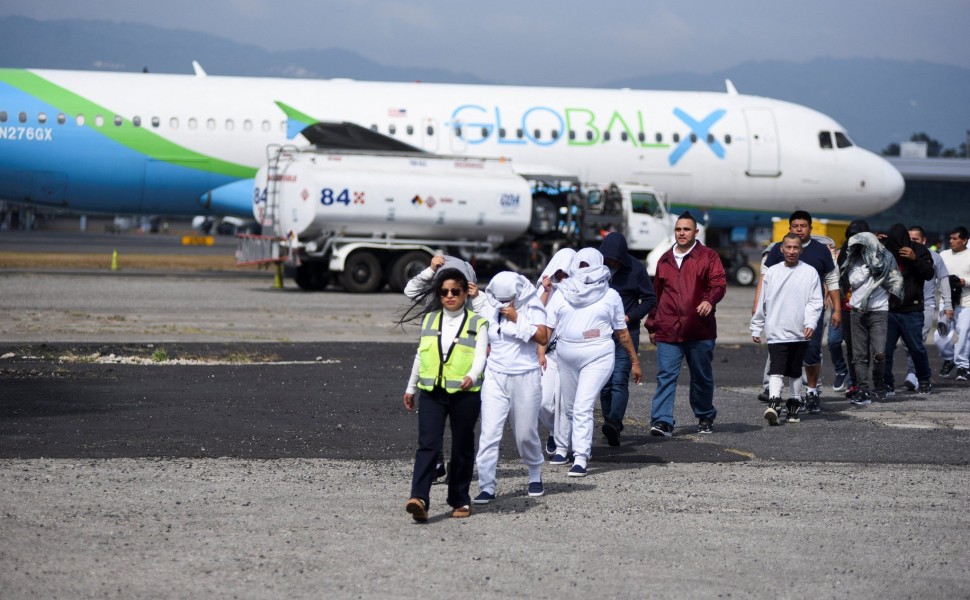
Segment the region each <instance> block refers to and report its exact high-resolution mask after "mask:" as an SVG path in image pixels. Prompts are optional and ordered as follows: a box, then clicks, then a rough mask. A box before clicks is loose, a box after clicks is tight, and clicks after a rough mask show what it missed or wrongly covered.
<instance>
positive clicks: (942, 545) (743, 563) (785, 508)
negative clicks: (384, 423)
mask: <svg viewBox="0 0 970 600" xmlns="http://www.w3.org/2000/svg"><path fill="white" fill-rule="evenodd" d="M631 469H633V467H632V466H631V465H615V466H614V467H613V468H610V469H607V470H598V471H597V472H596V474H595V476H591V477H589V478H587V479H583V480H579V481H576V480H568V479H567V478H566V477H565V476H564V474H563V473H562V472H559V473H547V476H546V480H547V488H548V491H547V494H546V496H545V497H542V498H537V499H532V498H528V497H527V496H525V495H524V489H521V488H522V487H523V486H524V483H525V482H524V477H522V473H521V468H519V467H518V466H517V465H514V464H512V463H503V464H502V465H501V466H500V470H499V477H500V482H501V483H504V485H503V486H501V487H500V489H499V498H498V499H497V501H496V502H494V503H492V504H490V505H488V506H486V507H482V508H478V507H476V511H475V513H474V514H473V515H472V517H471V518H469V519H466V520H457V519H452V518H450V516H448V514H447V513H446V511H445V509H446V508H447V507H445V506H444V505H443V496H444V490H443V489H441V488H440V487H438V488H436V489H435V490H433V492H432V507H431V515H432V518H431V521H430V522H429V523H427V524H416V523H414V522H412V521H411V519H410V517H409V516H408V515H407V514H406V513H405V512H404V510H403V502H402V500H401V499H402V498H404V497H406V485H407V484H406V482H407V480H408V476H409V472H410V464H409V463H408V462H404V461H384V462H372V461H355V462H344V461H331V460H273V461H249V460H234V459H222V460H184V459H178V460H170V459H142V460H109V461H91V460H84V461H75V460H31V461H20V460H5V461H3V462H2V463H0V506H2V507H3V508H2V511H0V518H2V522H0V523H2V524H0V530H2V533H0V539H2V540H3V543H2V546H0V561H2V563H3V565H4V568H3V569H2V570H0V589H2V590H4V592H3V597H4V598H77V597H95V596H97V597H109V598H129V597H146V598H150V597H169V598H187V597H218V598H236V597H239V598H265V597H298V598H317V597H364V598H382V597H392V598H407V597H414V596H416V595H420V596H421V597H426V598H452V597H455V596H456V595H458V594H467V595H469V596H473V597H489V598H495V597H525V596H528V597H534V598H567V597H569V598H572V597H585V598H588V597H602V598H629V597H661V598H688V597H690V598H728V597H733V598H749V597H777V598H807V597H812V598H916V597H919V598H963V597H967V596H968V594H970V587H968V583H970V577H968V574H967V569H966V565H967V561H968V558H970V556H968V550H967V544H966V532H967V530H968V525H970V515H968V513H967V511H966V507H967V506H968V505H970V498H968V494H967V490H968V489H970V485H968V484H970V471H968V470H967V469H965V468H942V467H932V466H914V465H906V466H893V465H879V466H867V465H846V464H784V465H775V464H765V463H760V464H759V463H753V464H752V463H747V464H746V463H733V464H693V465H676V464H670V465H652V466H650V467H648V468H641V467H636V469H635V470H631ZM513 482H515V483H513ZM516 485H518V486H519V488H520V489H515V486H516Z"/></svg>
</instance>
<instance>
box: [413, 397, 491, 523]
mask: <svg viewBox="0 0 970 600" xmlns="http://www.w3.org/2000/svg"><path fill="white" fill-rule="evenodd" d="M481 410H482V398H481V394H480V393H479V392H455V393H454V394H449V393H448V392H446V391H444V390H443V389H441V388H435V389H433V390H432V391H430V392H428V391H425V390H421V394H420V396H419V398H418V450H417V452H415V453H414V474H413V475H412V477H411V497H412V498H420V499H422V500H424V503H425V506H429V507H430V506H431V498H430V496H431V483H432V482H433V481H434V471H435V463H436V462H437V459H438V454H439V453H440V452H441V448H442V445H443V442H444V434H445V421H446V420H447V421H448V422H449V423H451V473H449V475H448V505H449V506H452V507H457V506H464V505H466V504H471V496H470V495H469V492H468V490H469V488H470V487H471V483H472V471H473V469H474V467H475V424H476V423H477V422H478V415H479V413H480V412H481Z"/></svg>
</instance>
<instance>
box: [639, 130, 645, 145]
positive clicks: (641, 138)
mask: <svg viewBox="0 0 970 600" xmlns="http://www.w3.org/2000/svg"><path fill="white" fill-rule="evenodd" d="M637 141H639V142H640V143H641V144H642V143H643V142H645V141H647V136H645V135H643V132H642V131H641V132H640V133H638V134H637Z"/></svg>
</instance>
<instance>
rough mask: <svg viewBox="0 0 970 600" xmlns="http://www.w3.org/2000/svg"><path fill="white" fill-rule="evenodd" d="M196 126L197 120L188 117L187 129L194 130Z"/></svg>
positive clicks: (197, 124)
mask: <svg viewBox="0 0 970 600" xmlns="http://www.w3.org/2000/svg"><path fill="white" fill-rule="evenodd" d="M198 126H199V120H198V119H196V118H195V117H190V118H189V129H195V128H196V127H198Z"/></svg>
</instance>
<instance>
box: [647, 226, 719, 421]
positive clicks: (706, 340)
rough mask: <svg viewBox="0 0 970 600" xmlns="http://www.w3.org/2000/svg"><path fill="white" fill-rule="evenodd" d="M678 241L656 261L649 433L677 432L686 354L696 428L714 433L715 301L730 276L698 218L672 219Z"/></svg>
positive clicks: (649, 321)
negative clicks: (704, 238) (702, 235)
mask: <svg viewBox="0 0 970 600" xmlns="http://www.w3.org/2000/svg"><path fill="white" fill-rule="evenodd" d="M674 238H675V240H676V242H677V243H676V244H675V245H674V247H673V248H671V249H670V250H668V251H667V252H665V253H664V255H663V256H661V257H660V262H658V263H657V274H656V276H655V277H654V281H653V288H654V291H655V292H656V294H657V304H656V306H654V308H653V310H652V311H651V312H650V315H649V316H648V317H647V322H646V328H647V331H649V332H650V341H651V342H652V343H654V344H656V345H657V392H656V393H655V394H654V396H653V407H652V410H651V414H650V423H651V427H650V435H655V436H663V437H670V436H671V435H673V432H674V396H675V394H676V391H677V377H678V376H679V375H680V366H681V363H682V362H683V360H684V358H686V359H687V367H688V368H689V369H690V406H691V408H692V409H693V410H694V415H695V416H696V417H697V419H698V426H697V431H698V433H713V431H714V418H715V417H717V410H716V409H715V408H714V372H713V366H712V362H713V359H714V340H715V339H716V338H717V321H716V320H715V318H714V313H715V310H714V307H715V306H716V305H717V303H718V302H720V301H721V298H723V297H724V292H725V288H726V277H725V275H724V267H723V266H722V265H721V259H720V257H719V256H718V254H717V252H715V251H713V250H711V249H710V248H707V247H706V246H704V244H701V243H700V242H698V241H697V220H696V219H694V217H693V216H692V215H691V214H690V213H689V212H685V213H683V214H682V215H680V217H679V218H678V219H677V222H676V223H675V224H674Z"/></svg>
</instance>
